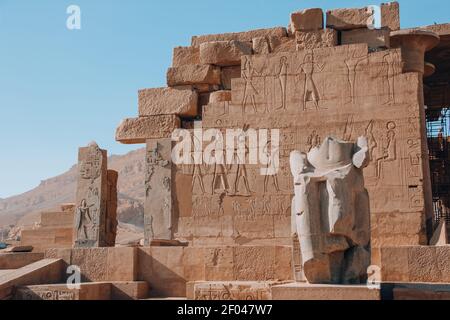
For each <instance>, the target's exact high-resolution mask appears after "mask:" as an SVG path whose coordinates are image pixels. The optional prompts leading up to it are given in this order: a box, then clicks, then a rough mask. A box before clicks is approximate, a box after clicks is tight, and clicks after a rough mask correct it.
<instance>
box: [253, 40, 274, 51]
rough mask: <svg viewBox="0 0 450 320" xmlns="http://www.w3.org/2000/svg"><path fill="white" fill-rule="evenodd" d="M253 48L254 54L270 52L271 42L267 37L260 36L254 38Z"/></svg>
mask: <svg viewBox="0 0 450 320" xmlns="http://www.w3.org/2000/svg"><path fill="white" fill-rule="evenodd" d="M252 48H253V53H254V54H269V53H270V43H269V40H268V39H267V38H266V37H258V38H253V39H252Z"/></svg>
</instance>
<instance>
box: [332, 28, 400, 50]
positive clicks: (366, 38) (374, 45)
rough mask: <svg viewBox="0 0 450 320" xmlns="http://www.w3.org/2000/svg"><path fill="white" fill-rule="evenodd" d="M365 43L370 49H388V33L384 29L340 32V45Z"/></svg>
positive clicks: (387, 30)
mask: <svg viewBox="0 0 450 320" xmlns="http://www.w3.org/2000/svg"><path fill="white" fill-rule="evenodd" d="M356 43H367V44H368V46H369V48H370V49H378V48H389V47H390V46H391V44H390V31H389V29H387V28H384V29H373V30H370V29H355V30H350V31H342V34H341V44H343V45H344V44H356Z"/></svg>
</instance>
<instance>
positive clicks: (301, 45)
mask: <svg viewBox="0 0 450 320" xmlns="http://www.w3.org/2000/svg"><path fill="white" fill-rule="evenodd" d="M295 40H296V42H297V50H311V49H316V48H325V47H334V46H337V44H338V34H337V31H336V30H333V29H324V30H317V31H307V32H303V31H298V32H296V33H295Z"/></svg>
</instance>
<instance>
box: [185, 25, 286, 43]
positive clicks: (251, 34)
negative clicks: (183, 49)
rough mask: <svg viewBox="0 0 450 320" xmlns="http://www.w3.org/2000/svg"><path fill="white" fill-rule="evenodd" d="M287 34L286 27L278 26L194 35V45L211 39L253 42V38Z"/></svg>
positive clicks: (280, 36)
mask: <svg viewBox="0 0 450 320" xmlns="http://www.w3.org/2000/svg"><path fill="white" fill-rule="evenodd" d="M286 36H287V31H286V28H283V27H277V28H271V29H258V30H251V31H246V32H236V33H223V34H211V35H204V36H194V37H192V46H194V47H198V46H200V45H201V44H202V43H205V42H211V41H231V40H237V41H248V42H251V41H252V39H253V38H257V37H277V38H282V37H286Z"/></svg>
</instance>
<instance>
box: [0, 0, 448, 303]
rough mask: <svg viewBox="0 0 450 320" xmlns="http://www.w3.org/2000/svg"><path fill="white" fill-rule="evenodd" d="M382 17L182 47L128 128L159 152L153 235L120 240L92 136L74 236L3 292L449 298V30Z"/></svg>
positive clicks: (120, 133)
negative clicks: (140, 242) (70, 273)
mask: <svg viewBox="0 0 450 320" xmlns="http://www.w3.org/2000/svg"><path fill="white" fill-rule="evenodd" d="M287 20H288V19H287ZM373 23H374V12H373V10H372V9H370V8H358V9H337V10H329V11H327V12H326V13H324V12H323V11H322V9H306V10H302V11H298V12H294V13H292V14H291V16H290V22H289V26H288V27H287V28H285V27H275V28H271V29H260V30H253V31H245V32H239V33H226V34H216V35H203V36H194V37H193V38H192V43H191V45H190V46H187V47H177V48H175V49H174V51H173V64H172V66H171V67H170V68H169V69H168V71H167V87H166V88H154V89H142V90H140V91H139V94H138V97H139V105H138V116H137V117H136V118H130V119H125V120H123V121H122V123H121V124H120V125H119V127H118V128H117V132H116V140H117V141H118V142H120V143H124V144H144V145H146V148H147V150H146V159H145V163H146V168H145V175H143V177H142V179H143V181H145V190H143V191H144V192H145V196H146V200H145V212H144V217H145V219H144V220H145V244H144V246H142V247H113V245H114V241H113V238H114V236H111V234H114V231H112V230H114V229H115V226H114V222H113V221H115V216H111V215H110V212H115V209H114V206H115V205H117V203H116V202H117V199H114V192H115V191H111V190H114V188H115V187H114V185H115V183H114V182H113V181H116V180H117V176H116V175H114V174H108V173H107V172H106V168H107V167H106V160H105V154H104V152H103V151H102V150H100V149H99V148H98V147H97V146H96V145H93V144H92V145H90V146H88V147H87V148H82V149H81V150H80V180H79V184H78V196H77V202H76V205H75V208H73V209H72V210H74V212H75V216H76V219H75V221H76V224H75V237H74V239H73V243H74V244H75V245H74V247H73V248H69V247H67V246H66V247H64V246H56V247H53V248H49V249H48V250H45V253H42V254H41V255H38V256H35V257H34V258H32V257H31V256H29V255H28V256H27V259H28V260H27V261H26V263H25V262H23V263H19V262H17V263H16V267H15V268H11V269H17V271H16V272H15V273H14V274H13V275H14V276H11V274H10V276H9V277H12V278H13V279H12V280H8V282H3V281H2V278H1V276H0V299H1V298H7V297H14V292H19V293H20V294H19V295H16V298H17V297H19V298H24V297H25V298H28V299H31V298H41V299H42V298H44V299H45V298H54V299H58V298H59V299H63V298H67V299H124V298H132V299H143V298H147V297H158V298H162V297H178V298H188V299H254V300H258V299H294V300H302V299H375V300H379V299H382V298H383V299H413V298H438V297H440V298H442V297H446V298H450V259H449V257H450V246H449V245H448V239H447V237H446V235H445V231H446V224H445V221H446V219H449V217H450V214H449V209H448V208H449V205H448V202H449V201H448V199H449V198H448V197H449V193H448V192H449V191H450V188H449V186H450V184H449V183H448V180H449V179H447V176H448V170H445V169H443V168H447V169H448V167H445V164H446V163H448V159H449V152H448V148H447V146H448V140H447V136H446V132H444V131H445V130H447V129H446V123H448V121H446V120H445V119H448V118H445V115H446V112H447V110H448V105H449V94H448V92H449V85H450V78H449V73H448V72H449V64H448V59H447V57H448V55H449V54H450V25H449V24H445V25H433V26H429V27H420V28H419V27H418V28H414V29H400V8H399V5H398V3H396V2H393V3H387V4H382V5H381V26H379V27H378V28H374V27H373V26H374V25H373ZM124 113H125V112H124ZM437 123H440V124H441V127H439V126H438V125H437ZM436 127H439V129H436ZM444 134H445V135H444ZM222 138H223V139H222ZM180 159H181V160H180ZM108 190H110V191H108ZM108 195H109V196H108ZM108 201H109V202H108ZM108 203H109V204H108ZM110 208H112V209H110ZM108 217H111V218H109V219H110V221H109V222H108ZM93 225H95V227H94V228H93V227H92V226H93ZM6 259H7V257H4V256H1V255H0V266H1V265H2V261H3V260H6ZM29 259H34V261H37V262H34V261H30V260H29ZM41 259H44V260H41ZM32 262H34V263H32ZM30 263H31V264H30ZM73 265H75V266H78V267H79V268H80V270H81V273H82V276H83V281H84V282H83V283H82V285H81V288H80V289H79V290H78V291H69V290H68V289H67V288H66V287H65V285H61V283H65V280H66V277H67V276H66V275H65V274H64V275H61V270H65V268H67V266H73ZM29 272H34V273H35V274H40V273H46V274H48V277H47V279H48V282H47V283H42V281H41V280H40V279H42V278H41V277H36V279H31V280H30V278H26V277H25V275H26V274H28V273H29ZM7 276H8V274H7ZM5 283H6V284H5ZM437 283H439V284H440V286H439V287H437V285H436V284H437ZM14 288H19V290H18V291H17V290H13V289H14ZM93 288H96V289H93ZM382 290H384V291H383V292H384V294H383V295H382V294H381V291H382ZM94 292H96V294H94Z"/></svg>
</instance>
